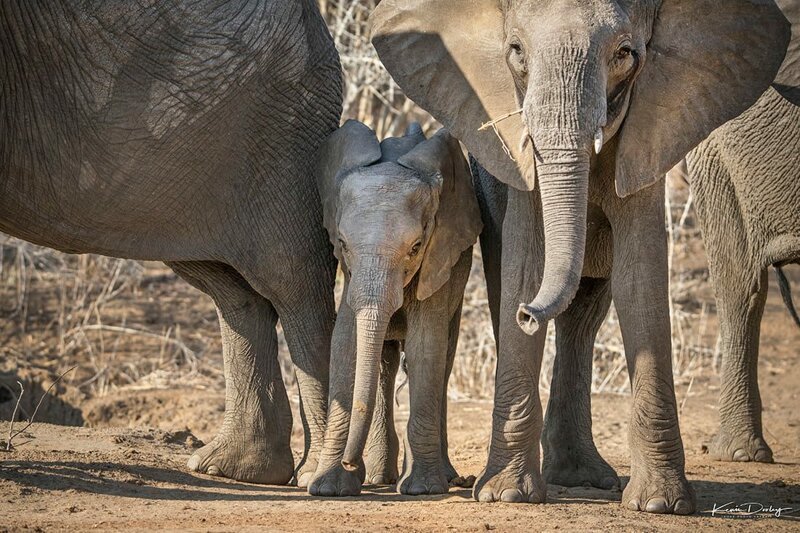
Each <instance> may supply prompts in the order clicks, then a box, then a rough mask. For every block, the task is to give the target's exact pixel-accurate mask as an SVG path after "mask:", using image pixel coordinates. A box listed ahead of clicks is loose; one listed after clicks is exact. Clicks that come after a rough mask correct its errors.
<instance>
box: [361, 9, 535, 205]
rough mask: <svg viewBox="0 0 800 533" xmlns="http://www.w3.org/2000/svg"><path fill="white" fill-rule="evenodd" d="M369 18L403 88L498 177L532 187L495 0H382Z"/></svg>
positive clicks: (532, 172) (528, 153)
mask: <svg viewBox="0 0 800 533" xmlns="http://www.w3.org/2000/svg"><path fill="white" fill-rule="evenodd" d="M370 23H371V24H372V43H373V44H374V45H375V49H376V50H377V51H378V55H379V56H380V59H381V61H382V62H383V64H384V65H385V66H386V68H387V69H388V70H389V72H390V73H391V74H392V77H393V78H394V80H395V81H396V82H397V83H398V84H399V85H400V87H402V88H403V91H405V93H406V95H408V97H409V98H411V99H412V100H414V102H416V103H417V104H418V105H419V106H420V107H422V108H423V109H425V110H426V111H428V112H429V113H430V114H431V115H433V116H434V117H435V118H436V119H437V120H438V121H439V122H441V123H442V124H444V125H445V126H446V127H447V128H448V129H449V130H450V132H451V133H452V134H453V135H454V136H455V137H456V138H458V139H460V140H461V142H463V143H464V144H465V145H466V147H467V148H468V149H469V151H470V153H472V155H473V156H474V157H475V158H476V159H477V160H478V161H479V162H480V163H481V165H483V166H484V168H486V170H488V171H489V172H491V173H492V174H493V175H494V176H496V177H497V178H498V179H499V180H500V181H502V182H504V183H507V184H508V185H511V186H513V187H516V188H518V189H522V190H533V188H534V186H535V182H536V167H535V163H534V160H533V151H532V150H522V149H521V148H520V145H521V143H520V140H521V139H522V138H523V135H524V132H525V130H524V128H523V124H522V120H521V117H520V116H518V114H516V113H515V112H516V111H517V110H518V109H519V107H520V106H519V104H518V102H517V98H516V89H515V87H514V80H513V78H512V77H511V72H510V71H509V69H508V67H507V65H506V60H505V54H504V46H505V30H504V19H503V14H502V12H501V9H500V5H499V0H470V1H458V2H456V1H453V0H383V1H382V2H381V3H380V4H379V5H378V7H377V8H375V11H373V13H372V15H371V16H370ZM504 117H505V118H504ZM498 119H503V120H499V121H498V122H496V123H494V127H491V126H487V127H485V128H483V129H481V126H482V125H484V124H487V123H489V122H490V121H493V120H498Z"/></svg>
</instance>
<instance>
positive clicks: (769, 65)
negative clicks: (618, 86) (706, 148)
mask: <svg viewBox="0 0 800 533" xmlns="http://www.w3.org/2000/svg"><path fill="white" fill-rule="evenodd" d="M794 1H796V0H794ZM788 42H789V24H788V23H787V21H786V19H785V18H784V16H783V15H782V14H781V11H780V10H779V9H778V7H777V6H776V5H775V3H774V1H773V0H725V1H724V2H720V1H719V0H663V2H661V7H660V9H659V11H658V14H657V16H656V20H655V23H654V26H653V34H652V37H651V39H650V42H649V43H648V45H647V57H646V59H645V65H644V67H643V68H642V72H641V74H640V75H639V77H638V78H637V80H636V82H635V85H634V88H633V95H632V97H631V103H630V109H629V110H628V115H627V117H626V119H625V122H624V124H623V126H622V130H621V132H620V140H619V148H618V151H617V160H616V188H617V194H619V196H621V197H625V196H628V195H629V194H632V193H635V192H636V191H638V190H640V189H642V188H644V187H647V186H648V185H651V184H653V183H655V182H656V181H658V179H660V178H661V177H662V176H664V174H666V172H667V171H668V170H669V169H670V168H672V167H673V166H674V165H675V164H676V163H677V162H678V161H680V159H681V158H682V157H683V156H684V155H686V153H687V152H689V151H690V150H691V149H692V148H694V147H695V146H696V145H697V144H699V143H700V142H701V141H703V139H705V138H706V137H707V136H708V135H709V134H710V133H711V132H712V131H713V130H715V129H716V128H717V127H719V126H721V125H722V124H724V123H725V122H727V121H728V120H730V119H732V118H735V117H736V116H738V115H740V114H741V113H742V112H743V111H745V110H746V109H747V108H748V107H750V106H751V105H753V103H755V101H756V100H757V99H758V98H759V97H760V96H761V94H762V93H763V92H764V91H765V90H766V89H767V88H768V87H769V85H770V83H772V81H773V80H774V79H775V74H776V73H777V72H778V68H779V67H780V64H781V61H782V60H783V57H784V55H785V53H786V47H787V44H788Z"/></svg>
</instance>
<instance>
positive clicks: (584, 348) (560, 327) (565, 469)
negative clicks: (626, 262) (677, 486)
mask: <svg viewBox="0 0 800 533" xmlns="http://www.w3.org/2000/svg"><path fill="white" fill-rule="evenodd" d="M610 304H611V290H610V283H609V281H608V280H606V279H598V278H583V279H581V284H580V288H579V289H578V293H577V295H576V296H575V299H574V300H573V301H572V304H570V306H569V308H568V309H567V310H566V311H565V312H564V313H562V314H561V315H560V316H559V317H558V318H557V319H556V359H555V364H554V366H553V380H552V386H551V387H550V401H549V402H548V404H547V412H546V413H545V419H544V432H543V434H542V448H543V450H544V460H543V464H542V470H543V472H544V477H545V479H546V480H547V482H548V483H553V484H556V485H562V486H565V487H578V486H582V485H591V486H593V487H598V488H601V489H610V488H612V487H614V486H619V478H618V477H617V474H616V472H614V469H613V468H611V466H610V465H609V464H608V463H607V462H606V461H605V460H604V459H603V458H602V457H601V456H600V454H599V453H598V451H597V447H595V445H594V441H593V440H592V411H591V388H592V354H593V351H594V350H593V347H594V339H595V337H596V335H597V331H598V330H599V329H600V326H601V325H602V323H603V319H604V318H605V316H606V313H608V308H609V306H610Z"/></svg>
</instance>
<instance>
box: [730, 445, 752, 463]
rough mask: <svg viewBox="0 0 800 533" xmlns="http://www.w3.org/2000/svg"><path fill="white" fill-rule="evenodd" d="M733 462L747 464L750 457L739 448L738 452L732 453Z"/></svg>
mask: <svg viewBox="0 0 800 533" xmlns="http://www.w3.org/2000/svg"><path fill="white" fill-rule="evenodd" d="M733 460H734V461H741V462H743V463H744V462H747V461H749V460H750V455H749V454H748V453H747V452H746V451H744V450H743V449H742V448H739V449H738V450H736V451H735V452H733Z"/></svg>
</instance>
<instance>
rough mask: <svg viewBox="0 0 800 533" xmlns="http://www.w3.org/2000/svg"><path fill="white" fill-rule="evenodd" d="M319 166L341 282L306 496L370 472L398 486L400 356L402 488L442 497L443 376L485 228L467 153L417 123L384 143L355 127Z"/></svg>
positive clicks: (353, 484) (338, 491)
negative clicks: (400, 384)
mask: <svg viewBox="0 0 800 533" xmlns="http://www.w3.org/2000/svg"><path fill="white" fill-rule="evenodd" d="M317 168H318V185H319V190H320V196H321V197H322V202H323V208H324V223H325V227H326V229H327V230H328V234H329V235H330V239H331V242H332V244H333V247H334V251H335V253H336V256H337V257H338V259H339V262H340V265H341V267H342V270H343V271H344V275H345V284H344V294H343V296H342V302H341V305H340V306H339V313H338V316H337V319H336V325H335V328H334V333H333V340H332V344H331V385H330V401H329V407H328V426H327V430H326V433H325V442H324V447H323V452H322V456H321V459H320V463H319V465H318V467H317V471H316V473H315V475H314V479H313V480H312V482H311V484H310V485H309V492H310V493H311V494H315V495H320V496H353V495H357V494H359V493H360V491H361V484H362V482H363V481H364V478H365V476H366V479H367V480H368V482H370V483H374V484H391V483H394V482H396V481H397V455H398V444H397V442H398V440H397V435H396V434H395V431H394V425H393V420H392V392H393V386H394V378H395V374H396V372H397V368H398V365H399V359H400V352H401V350H402V351H403V352H405V356H406V357H405V359H406V363H407V372H408V381H409V395H410V403H411V413H410V417H409V422H408V431H407V437H406V443H405V459H404V461H403V472H402V475H401V477H400V481H399V482H398V483H397V486H398V490H399V492H401V493H404V494H438V493H444V492H447V490H448V482H452V481H454V479H455V478H457V474H456V472H455V470H454V469H453V466H452V465H451V463H450V460H449V459H448V455H447V435H446V390H447V379H448V377H449V375H450V371H451V369H452V365H453V356H454V355H455V351H456V343H457V341H458V327H459V321H460V318H461V304H462V299H463V295H464V287H465V285H466V283H467V278H468V277H469V271H470V266H471V264H472V245H473V243H474V242H475V240H476V239H477V237H478V234H479V233H480V230H481V222H480V220H481V219H480V213H479V211H478V204H477V200H476V198H475V195H474V192H473V190H472V184H471V178H470V173H469V167H468V166H467V162H466V160H465V159H464V156H463V154H462V152H461V147H460V145H459V143H458V141H457V140H456V139H454V138H453V137H451V136H450V134H449V133H448V132H447V131H445V130H440V131H439V132H438V133H437V134H436V135H434V136H433V137H432V138H430V139H426V138H425V136H424V135H423V134H422V130H421V128H420V127H419V125H417V124H414V125H412V126H411V127H409V129H408V131H406V133H405V135H404V136H403V137H398V138H388V139H385V140H384V141H383V142H381V143H379V142H378V139H377V138H376V136H375V133H374V132H373V131H372V130H371V129H369V128H368V127H367V126H365V125H364V124H361V123H360V122H356V121H348V122H347V123H345V124H344V125H343V126H342V127H341V128H340V129H339V130H338V131H336V132H335V133H334V134H333V135H331V136H330V137H329V139H328V140H327V141H326V143H325V145H324V146H323V147H322V149H321V154H320V156H319V162H318V167H317ZM378 392H379V394H378ZM376 397H377V398H376ZM368 433H369V442H368V441H367V436H368ZM365 448H366V451H367V454H366V458H365V459H366V460H365V461H363V460H362V455H363V454H364V451H365ZM365 462H366V467H365V466H364V463H365ZM459 481H460V479H459V480H456V481H455V483H458V482H459Z"/></svg>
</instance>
